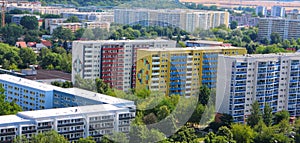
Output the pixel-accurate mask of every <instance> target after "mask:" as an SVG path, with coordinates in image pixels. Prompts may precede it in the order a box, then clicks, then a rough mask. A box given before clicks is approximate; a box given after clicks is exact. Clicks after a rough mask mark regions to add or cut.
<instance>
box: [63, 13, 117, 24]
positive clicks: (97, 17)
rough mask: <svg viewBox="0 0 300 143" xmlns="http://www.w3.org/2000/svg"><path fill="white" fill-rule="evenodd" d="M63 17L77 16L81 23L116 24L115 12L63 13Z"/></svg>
mask: <svg viewBox="0 0 300 143" xmlns="http://www.w3.org/2000/svg"><path fill="white" fill-rule="evenodd" d="M62 16H63V18H69V17H71V16H76V17H78V19H79V20H81V21H101V22H109V23H112V22H114V13H113V12H65V13H62Z"/></svg>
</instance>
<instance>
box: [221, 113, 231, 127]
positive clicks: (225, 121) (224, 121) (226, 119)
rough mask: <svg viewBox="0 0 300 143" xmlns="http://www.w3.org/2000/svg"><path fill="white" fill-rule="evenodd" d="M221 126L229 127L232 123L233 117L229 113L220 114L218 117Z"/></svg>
mask: <svg viewBox="0 0 300 143" xmlns="http://www.w3.org/2000/svg"><path fill="white" fill-rule="evenodd" d="M220 120H221V126H225V127H228V128H229V127H230V126H231V124H232V123H233V117H232V116H231V115H230V114H222V116H221V117H220Z"/></svg>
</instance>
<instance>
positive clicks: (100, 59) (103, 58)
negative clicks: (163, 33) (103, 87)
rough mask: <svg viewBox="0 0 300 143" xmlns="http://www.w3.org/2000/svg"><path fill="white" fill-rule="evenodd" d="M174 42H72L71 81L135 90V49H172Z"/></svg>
mask: <svg viewBox="0 0 300 143" xmlns="http://www.w3.org/2000/svg"><path fill="white" fill-rule="evenodd" d="M175 43H176V42H175V41H167V40H133V41H126V40H125V41H124V40H120V41H109V40H108V41H83V42H80V41H75V42H73V46H72V47H73V48H72V53H73V54H72V55H73V58H72V61H73V67H72V81H73V82H74V81H75V75H79V76H80V77H82V78H84V79H95V78H97V77H98V78H102V79H103V80H104V82H106V83H108V84H109V85H110V86H111V87H114V88H117V89H119V90H124V91H127V90H129V89H131V88H134V87H135V67H136V65H135V63H136V50H137V49H151V48H163V47H166V48H169V47H175V46H176V45H175Z"/></svg>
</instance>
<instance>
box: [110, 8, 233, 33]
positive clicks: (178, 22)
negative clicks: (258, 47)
mask: <svg viewBox="0 0 300 143" xmlns="http://www.w3.org/2000/svg"><path fill="white" fill-rule="evenodd" d="M114 21H115V23H118V24H129V25H136V24H140V25H143V26H150V25H158V26H174V27H180V28H182V29H184V30H186V31H188V32H193V31H194V30H195V29H196V28H200V29H205V30H206V29H209V28H214V27H217V26H220V25H221V24H225V25H226V26H228V25H229V13H228V12H219V11H195V10H183V9H174V10H170V9H165V10H162V9H160V10H147V9H115V10H114Z"/></svg>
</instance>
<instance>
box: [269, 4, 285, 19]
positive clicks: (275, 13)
mask: <svg viewBox="0 0 300 143" xmlns="http://www.w3.org/2000/svg"><path fill="white" fill-rule="evenodd" d="M271 16H272V17H285V8H284V7H282V6H272V9H271Z"/></svg>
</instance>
